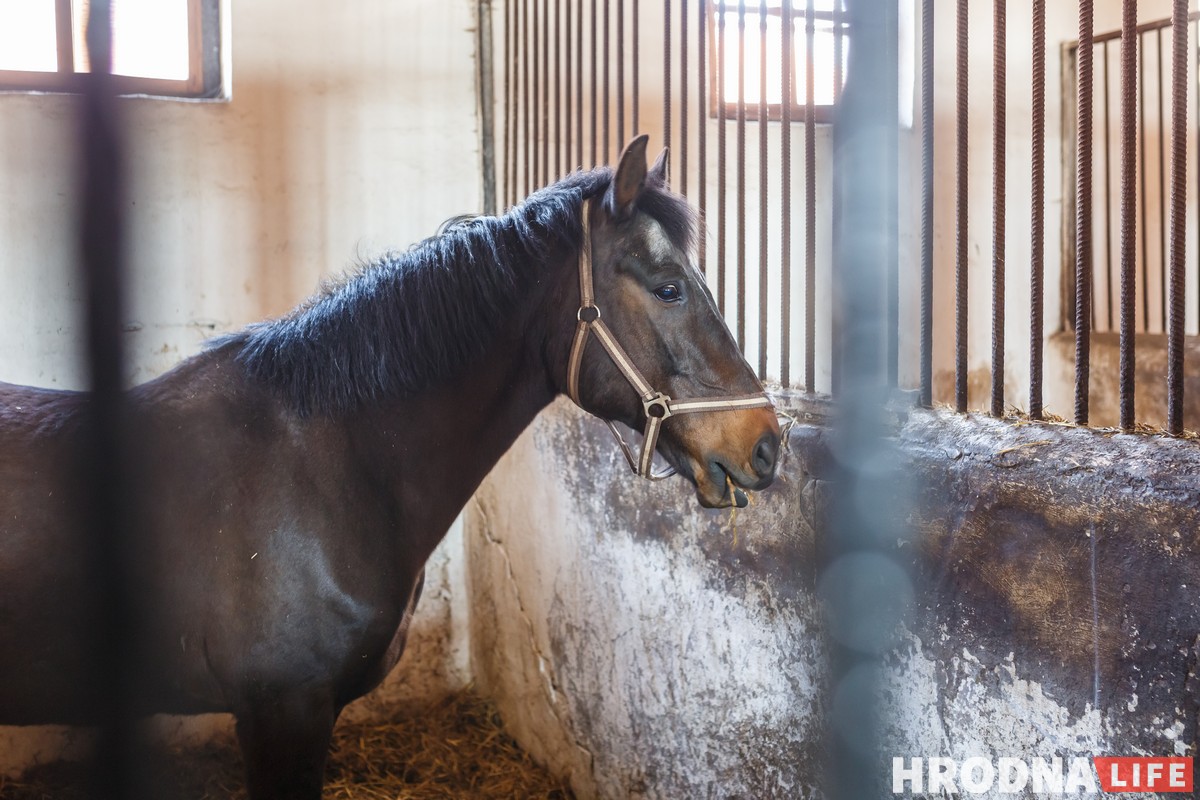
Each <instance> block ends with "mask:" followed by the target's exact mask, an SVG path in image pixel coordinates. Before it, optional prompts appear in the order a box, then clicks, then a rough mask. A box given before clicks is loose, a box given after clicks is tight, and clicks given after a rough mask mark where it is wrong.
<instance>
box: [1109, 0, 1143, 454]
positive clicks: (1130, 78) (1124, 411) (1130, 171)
mask: <svg viewBox="0 0 1200 800" xmlns="http://www.w3.org/2000/svg"><path fill="white" fill-rule="evenodd" d="M1136 28H1137V0H1123V2H1122V4H1121V32H1122V36H1121V358H1120V387H1121V389H1120V395H1121V396H1120V403H1121V427H1122V428H1123V429H1125V430H1132V429H1133V425H1134V421H1135V417H1134V380H1135V378H1134V366H1135V362H1134V333H1135V329H1134V324H1135V319H1134V305H1133V304H1134V298H1135V296H1136V293H1137V287H1136V282H1137V274H1136V271H1137V222H1136V211H1137V183H1136V181H1137V161H1136V159H1137V130H1136V128H1135V127H1134V109H1135V107H1136V104H1137V84H1136V83H1135V81H1136V80H1137V50H1138V37H1137V34H1136V33H1135V29H1136ZM1111 293H1112V290H1111V289H1110V290H1109V294H1110V295H1111Z"/></svg>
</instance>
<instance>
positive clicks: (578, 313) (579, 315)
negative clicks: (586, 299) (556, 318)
mask: <svg viewBox="0 0 1200 800" xmlns="http://www.w3.org/2000/svg"><path fill="white" fill-rule="evenodd" d="M585 311H594V312H596V313H595V314H588V315H587V319H584V315H583V312H585ZM575 319H577V320H579V321H580V322H595V321H596V320H598V319H600V306H580V307H579V310H578V311H576V312H575Z"/></svg>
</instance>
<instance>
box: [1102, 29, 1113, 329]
mask: <svg viewBox="0 0 1200 800" xmlns="http://www.w3.org/2000/svg"><path fill="white" fill-rule="evenodd" d="M1100 53H1101V56H1100V58H1101V62H1102V66H1103V69H1102V71H1101V74H1102V75H1103V77H1102V79H1101V83H1102V84H1103V86H1104V88H1103V89H1102V90H1101V98H1102V100H1103V102H1102V103H1101V107H1100V119H1101V120H1102V121H1103V125H1104V159H1103V160H1104V235H1103V238H1102V241H1103V242H1104V275H1105V278H1104V281H1105V284H1106V286H1107V287H1108V297H1107V298H1106V302H1105V303H1104V308H1105V312H1106V313H1107V315H1108V317H1107V319H1106V325H1107V326H1108V327H1107V330H1109V331H1111V330H1112V329H1113V316H1114V315H1113V248H1112V194H1113V192H1112V159H1111V158H1109V154H1110V153H1112V143H1111V139H1112V135H1111V131H1112V125H1111V124H1110V122H1111V119H1112V112H1111V111H1110V110H1109V100H1108V95H1109V80H1108V40H1107V39H1105V40H1104V43H1103V44H1102V45H1101V46H1100Z"/></svg>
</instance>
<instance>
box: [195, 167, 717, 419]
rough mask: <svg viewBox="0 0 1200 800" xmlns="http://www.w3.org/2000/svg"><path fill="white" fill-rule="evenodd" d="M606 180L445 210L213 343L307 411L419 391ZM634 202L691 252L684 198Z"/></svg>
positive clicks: (692, 233) (493, 322)
mask: <svg viewBox="0 0 1200 800" xmlns="http://www.w3.org/2000/svg"><path fill="white" fill-rule="evenodd" d="M611 180H612V170H611V169H609V168H607V167H605V168H599V169H595V170H591V171H588V172H576V173H573V174H571V175H569V176H567V177H566V178H564V179H563V180H561V181H559V182H558V183H555V184H552V185H550V186H548V187H546V188H544V189H540V190H538V191H537V192H534V193H533V194H531V195H530V196H529V197H528V198H526V199H525V200H524V201H522V202H521V203H519V204H517V205H516V206H514V207H513V208H511V209H509V210H508V211H507V212H506V213H504V214H503V215H500V216H495V217H473V218H471V217H458V218H454V219H452V220H450V221H448V222H447V223H446V224H444V225H443V226H442V228H441V229H440V231H439V233H438V234H437V235H435V236H432V237H430V238H428V239H425V240H424V241H421V242H418V243H417V244H415V245H413V246H412V247H411V248H410V249H409V250H407V251H403V252H399V251H394V252H389V253H386V254H384V255H383V256H381V257H379V258H377V259H375V260H374V261H371V262H369V263H367V264H365V265H364V266H363V267H362V268H361V269H360V270H359V271H357V272H355V273H354V274H351V275H349V276H348V277H345V278H343V279H341V280H338V281H334V282H328V283H326V284H325V285H324V286H323V287H322V290H321V291H320V292H318V293H317V294H316V295H314V296H313V297H311V298H309V299H308V300H306V301H305V302H304V303H302V304H301V305H300V306H298V307H297V308H295V309H294V310H293V311H292V312H290V313H289V314H287V315H285V316H283V317H281V318H279V319H275V320H268V321H266V322H259V323H255V324H252V325H250V326H248V327H247V328H245V329H243V330H241V331H239V332H237V333H234V334H231V335H229V336H225V337H222V338H220V339H217V340H215V342H214V344H215V345H230V346H232V347H233V348H234V349H235V352H236V358H237V360H238V362H239V363H241V364H242V365H243V366H244V368H245V369H246V370H247V372H248V373H249V374H250V375H251V376H252V377H253V378H255V379H257V380H260V381H263V382H265V383H267V384H268V385H270V386H271V387H272V388H273V389H275V390H276V391H277V392H278V393H279V394H280V395H281V396H282V397H283V398H284V400H285V401H286V402H287V403H288V404H289V405H290V406H292V407H293V408H294V409H295V410H296V411H297V412H299V413H301V414H305V415H307V414H313V413H337V412H345V411H351V410H354V409H356V408H359V407H361V406H362V405H363V404H366V403H371V402H377V401H379V400H382V399H385V398H389V397H396V396H402V395H406V394H412V393H414V392H417V391H420V390H422V389H424V388H427V387H428V386H430V385H431V384H434V383H436V382H438V381H441V380H446V379H449V378H451V377H453V376H454V375H455V374H457V373H459V372H460V371H461V370H463V369H465V368H466V367H467V366H468V365H469V364H471V363H472V362H474V361H476V360H477V359H479V358H480V357H481V356H482V355H483V354H484V352H485V350H486V349H487V347H488V346H489V344H490V343H491V342H492V341H493V339H494V336H495V333H496V330H497V328H498V327H499V325H500V324H501V322H502V320H503V319H504V318H505V317H509V316H511V315H512V313H513V310H514V309H515V308H516V307H517V306H518V304H519V303H520V302H521V301H522V299H523V298H524V297H527V296H528V294H529V293H528V292H526V291H524V289H525V287H526V286H527V285H528V282H529V280H530V279H531V277H532V276H533V275H535V274H536V273H537V272H538V270H540V269H544V268H546V267H547V266H548V265H549V262H550V261H551V260H552V257H553V256H554V254H555V253H562V252H570V251H577V250H578V248H579V246H580V242H581V238H582V224H581V219H580V210H581V208H582V202H583V200H585V199H588V198H597V197H600V196H601V195H603V193H604V191H605V190H606V189H607V188H608V185H609V183H610V182H611ZM638 207H639V210H641V211H643V212H645V213H647V214H649V215H650V216H651V217H652V218H653V219H655V220H656V221H657V222H658V223H659V225H661V226H662V228H663V231H664V232H665V233H666V235H667V236H668V238H670V239H671V241H672V242H673V243H674V244H675V245H676V246H677V247H680V248H681V249H684V250H685V251H688V252H690V251H691V248H692V247H694V244H695V240H696V236H697V219H696V215H695V212H694V211H693V210H692V209H691V207H690V206H688V204H687V203H686V201H684V200H683V198H681V197H679V196H677V195H674V194H671V193H669V192H665V191H662V190H659V189H656V188H648V189H647V190H646V191H645V192H644V193H643V194H642V196H641V198H640V199H639V201H638ZM568 260H569V259H568ZM572 263H573V262H572ZM569 312H570V309H567V310H565V311H564V313H569Z"/></svg>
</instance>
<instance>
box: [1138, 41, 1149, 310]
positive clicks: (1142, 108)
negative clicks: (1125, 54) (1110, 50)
mask: <svg viewBox="0 0 1200 800" xmlns="http://www.w3.org/2000/svg"><path fill="white" fill-rule="evenodd" d="M1138 37H1139V38H1138V131H1139V133H1140V136H1139V137H1138V140H1139V147H1138V184H1139V186H1140V195H1141V198H1142V201H1141V203H1140V204H1139V205H1140V206H1141V215H1140V218H1139V220H1138V221H1139V223H1140V225H1139V227H1138V230H1140V231H1141V242H1142V330H1144V331H1149V330H1150V226H1149V225H1148V224H1147V222H1146V213H1147V207H1148V206H1149V205H1150V203H1149V197H1150V196H1149V195H1148V194H1146V174H1147V173H1148V172H1149V170H1147V169H1146V138H1147V137H1146V46H1145V44H1146V43H1145V42H1143V41H1142V40H1141V34H1139V35H1138Z"/></svg>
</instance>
